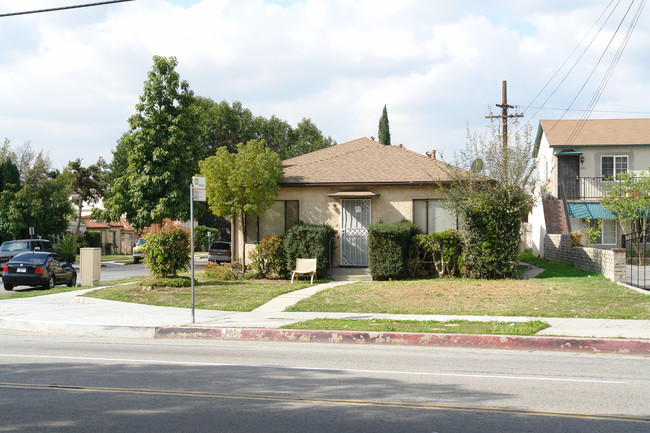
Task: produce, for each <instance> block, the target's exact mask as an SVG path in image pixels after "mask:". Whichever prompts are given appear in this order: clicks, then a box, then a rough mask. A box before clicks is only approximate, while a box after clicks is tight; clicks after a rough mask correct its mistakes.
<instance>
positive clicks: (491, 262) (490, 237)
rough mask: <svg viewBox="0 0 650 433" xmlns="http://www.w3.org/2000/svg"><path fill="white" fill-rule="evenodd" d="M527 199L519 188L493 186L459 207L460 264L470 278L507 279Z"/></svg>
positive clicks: (514, 265)
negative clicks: (462, 260)
mask: <svg viewBox="0 0 650 433" xmlns="http://www.w3.org/2000/svg"><path fill="white" fill-rule="evenodd" d="M529 202H530V198H529V197H527V196H526V194H525V193H524V192H523V191H522V189H521V188H518V187H513V186H507V185H497V186H495V187H493V188H486V189H485V190H483V191H482V192H480V193H477V194H475V195H474V196H472V197H470V199H469V200H468V205H467V206H464V208H463V209H462V215H460V216H461V218H460V220H461V222H462V227H461V235H462V237H463V248H464V250H465V256H464V262H463V264H464V265H465V266H466V268H467V272H468V273H469V276H470V277H472V278H487V279H496V278H511V277H513V276H514V275H515V272H516V270H517V260H516V259H517V252H518V250H519V242H520V236H521V234H520V231H521V218H522V217H523V216H524V215H525V213H526V212H527V211H528V209H529Z"/></svg>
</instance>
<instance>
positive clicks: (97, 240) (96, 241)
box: [83, 230, 102, 248]
mask: <svg viewBox="0 0 650 433" xmlns="http://www.w3.org/2000/svg"><path fill="white" fill-rule="evenodd" d="M83 237H84V243H85V244H86V246H88V247H89V248H101V247H102V232H98V231H95V230H92V231H86V233H84V235H83Z"/></svg>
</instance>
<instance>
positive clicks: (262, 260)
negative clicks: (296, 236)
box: [248, 235, 287, 278]
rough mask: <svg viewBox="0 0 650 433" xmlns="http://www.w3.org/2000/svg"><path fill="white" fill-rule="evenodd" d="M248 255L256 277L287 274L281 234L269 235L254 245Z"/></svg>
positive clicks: (280, 276)
mask: <svg viewBox="0 0 650 433" xmlns="http://www.w3.org/2000/svg"><path fill="white" fill-rule="evenodd" d="M248 257H249V258H250V259H251V262H252V263H251V268H252V270H253V271H254V272H255V273H256V274H257V276H258V277H276V278H283V277H285V276H287V259H286V257H287V256H286V253H285V251H284V245H283V240H282V237H281V236H275V235H269V236H267V237H265V238H264V239H262V240H261V241H260V243H259V244H257V245H255V250H253V251H251V252H250V254H249V255H248Z"/></svg>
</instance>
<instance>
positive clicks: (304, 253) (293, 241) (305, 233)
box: [284, 222, 334, 277]
mask: <svg viewBox="0 0 650 433" xmlns="http://www.w3.org/2000/svg"><path fill="white" fill-rule="evenodd" d="M333 237H334V229H333V228H332V227H331V226H328V225H327V224H321V225H316V224H305V223H302V222H300V223H298V224H296V225H295V226H293V227H291V228H290V229H289V231H288V232H287V233H286V234H285V235H284V251H285V254H286V258H287V269H289V270H292V269H294V268H295V267H296V258H302V259H312V258H316V259H317V269H318V271H317V272H318V275H319V276H321V277H322V276H325V275H327V274H328V273H329V267H330V240H331V239H332V238H333Z"/></svg>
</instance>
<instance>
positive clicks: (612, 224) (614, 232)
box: [589, 219, 618, 245]
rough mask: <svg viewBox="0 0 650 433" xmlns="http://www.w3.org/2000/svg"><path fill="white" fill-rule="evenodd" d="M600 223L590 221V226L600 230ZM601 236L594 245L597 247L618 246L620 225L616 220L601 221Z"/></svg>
mask: <svg viewBox="0 0 650 433" xmlns="http://www.w3.org/2000/svg"><path fill="white" fill-rule="evenodd" d="M598 221H599V220H595V221H589V226H590V227H593V228H598ZM600 222H601V225H600V236H598V237H597V238H596V239H595V240H594V243H595V244H596V245H616V240H617V237H618V224H617V223H616V220H615V219H602V220H600Z"/></svg>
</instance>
